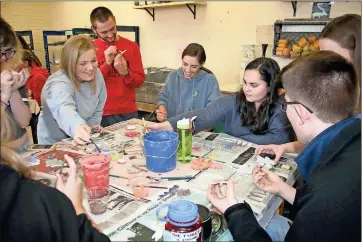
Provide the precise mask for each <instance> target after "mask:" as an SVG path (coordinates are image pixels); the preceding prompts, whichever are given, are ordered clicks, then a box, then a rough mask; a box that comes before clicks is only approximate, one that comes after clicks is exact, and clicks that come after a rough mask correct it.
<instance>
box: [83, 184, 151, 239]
mask: <svg viewBox="0 0 362 242" xmlns="http://www.w3.org/2000/svg"><path fill="white" fill-rule="evenodd" d="M109 189H110V194H109V198H108V206H107V211H106V212H105V213H103V214H100V215H94V214H92V213H91V212H90V210H89V205H88V201H87V198H86V197H85V199H83V205H84V208H85V209H86V211H87V212H88V214H89V216H90V217H91V218H92V219H93V220H94V222H95V223H96V224H97V225H98V227H99V228H100V229H101V230H102V231H103V232H104V233H105V234H107V233H110V232H112V231H114V230H115V229H116V228H117V225H119V224H120V223H123V222H124V221H125V220H127V219H128V218H131V217H133V216H134V214H135V213H136V212H137V211H138V210H139V209H141V208H142V206H144V205H147V203H149V201H148V200H144V199H136V198H135V197H134V196H133V195H131V194H129V193H127V192H124V191H122V190H119V189H117V188H115V187H112V186H110V187H109Z"/></svg>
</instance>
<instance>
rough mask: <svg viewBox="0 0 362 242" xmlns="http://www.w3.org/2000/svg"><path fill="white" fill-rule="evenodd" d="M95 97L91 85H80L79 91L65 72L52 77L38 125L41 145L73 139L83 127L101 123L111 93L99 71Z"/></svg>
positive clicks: (85, 83)
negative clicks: (77, 129)
mask: <svg viewBox="0 0 362 242" xmlns="http://www.w3.org/2000/svg"><path fill="white" fill-rule="evenodd" d="M96 79H97V90H96V92H95V94H93V93H92V91H91V89H90V84H89V83H88V82H79V86H80V91H81V92H78V91H77V90H76V89H75V87H74V85H73V82H72V81H71V80H70V79H69V78H68V76H67V75H66V74H65V73H63V72H62V71H57V72H55V73H54V74H53V75H51V76H50V77H49V79H48V80H47V82H46V83H45V85H44V87H43V90H42V93H41V99H42V105H43V109H42V111H41V113H40V116H39V122H38V141H39V144H54V143H55V142H58V141H60V140H62V139H64V138H67V137H68V136H71V137H73V135H74V129H75V127H77V126H78V125H79V124H88V125H89V126H93V125H96V124H100V123H101V119H102V114H103V107H104V103H105V102H106V99H107V91H106V86H105V83H104V79H103V76H102V73H101V72H100V71H99V69H98V70H97V73H96Z"/></svg>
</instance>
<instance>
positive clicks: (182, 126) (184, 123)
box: [177, 116, 196, 129]
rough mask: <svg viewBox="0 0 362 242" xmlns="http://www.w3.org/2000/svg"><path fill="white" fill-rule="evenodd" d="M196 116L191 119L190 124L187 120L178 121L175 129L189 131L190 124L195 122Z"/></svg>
mask: <svg viewBox="0 0 362 242" xmlns="http://www.w3.org/2000/svg"><path fill="white" fill-rule="evenodd" d="M195 118H196V116H194V117H192V118H191V122H190V119H189V118H183V119H181V120H179V121H177V128H179V129H191V128H192V126H191V124H192V122H193V121H194V120H195Z"/></svg>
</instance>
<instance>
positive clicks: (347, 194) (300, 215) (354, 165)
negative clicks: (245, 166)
mask: <svg viewBox="0 0 362 242" xmlns="http://www.w3.org/2000/svg"><path fill="white" fill-rule="evenodd" d="M281 79H282V82H283V86H284V88H285V90H286V96H285V99H286V102H285V103H284V104H283V105H282V108H283V110H285V111H286V113H287V116H288V119H289V120H290V122H291V124H292V126H293V128H294V131H295V133H296V135H297V137H298V140H301V141H303V142H305V143H306V144H307V146H306V147H305V149H304V151H303V153H302V154H303V155H304V156H305V157H308V158H307V159H305V161H306V162H307V164H306V167H308V171H310V172H311V175H310V177H309V180H308V183H306V182H305V183H304V184H303V187H298V188H297V189H295V188H293V187H291V186H289V185H287V184H286V183H285V182H283V181H282V180H281V179H280V178H279V177H278V176H277V175H275V174H273V173H272V172H270V171H268V170H267V169H265V168H261V167H256V168H254V170H253V180H254V183H255V184H256V185H257V186H258V187H259V188H260V189H262V190H264V191H267V192H270V193H273V194H277V195H279V196H280V197H282V198H283V199H285V200H286V201H287V202H289V203H291V204H292V205H293V214H294V218H293V223H292V224H291V226H290V228H289V230H286V231H284V232H285V233H284V235H282V236H281V235H280V234H279V236H278V237H276V236H274V235H275V234H273V231H268V227H269V225H268V227H267V228H266V230H267V231H268V233H267V232H266V231H265V230H264V229H263V228H262V227H260V225H259V224H258V222H257V221H256V219H255V217H254V215H253V212H252V210H251V208H250V206H249V205H248V204H247V203H245V202H244V203H238V201H236V199H235V196H234V191H233V185H232V182H231V181H229V183H228V187H227V196H226V197H222V196H221V195H220V191H219V188H218V187H219V186H216V185H210V187H209V190H208V194H207V195H208V198H209V199H210V201H211V202H212V203H213V205H214V206H215V207H216V208H218V209H219V210H220V211H222V212H224V213H225V218H226V220H227V223H228V227H229V229H230V232H231V234H232V236H233V238H234V240H235V241H271V240H272V239H273V240H279V241H282V240H285V241H361V120H360V119H356V118H354V117H353V112H354V110H355V108H356V107H357V105H358V97H359V88H357V87H358V85H359V81H358V79H357V74H356V72H355V70H354V68H353V66H352V64H350V63H348V62H347V61H346V60H345V59H344V58H343V57H341V56H340V55H338V54H336V53H334V52H331V51H321V52H320V53H316V54H313V55H310V56H307V57H300V58H298V59H297V60H295V61H294V62H292V63H291V64H289V65H288V66H287V67H285V68H284V69H283V71H282V73H281ZM314 161H317V162H314ZM278 232H279V233H280V231H278ZM270 235H271V236H272V238H271V237H270Z"/></svg>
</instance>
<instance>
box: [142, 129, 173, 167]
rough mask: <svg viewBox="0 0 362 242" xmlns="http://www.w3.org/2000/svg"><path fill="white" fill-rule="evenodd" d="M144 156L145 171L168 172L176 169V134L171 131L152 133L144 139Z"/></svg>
mask: <svg viewBox="0 0 362 242" xmlns="http://www.w3.org/2000/svg"><path fill="white" fill-rule="evenodd" d="M143 140H144V155H145V156H146V165H147V169H148V170H150V171H153V172H168V171H172V170H173V169H175V167H176V153H177V148H178V134H177V133H175V132H171V131H152V132H149V133H147V134H146V135H145V136H144V137H143Z"/></svg>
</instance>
